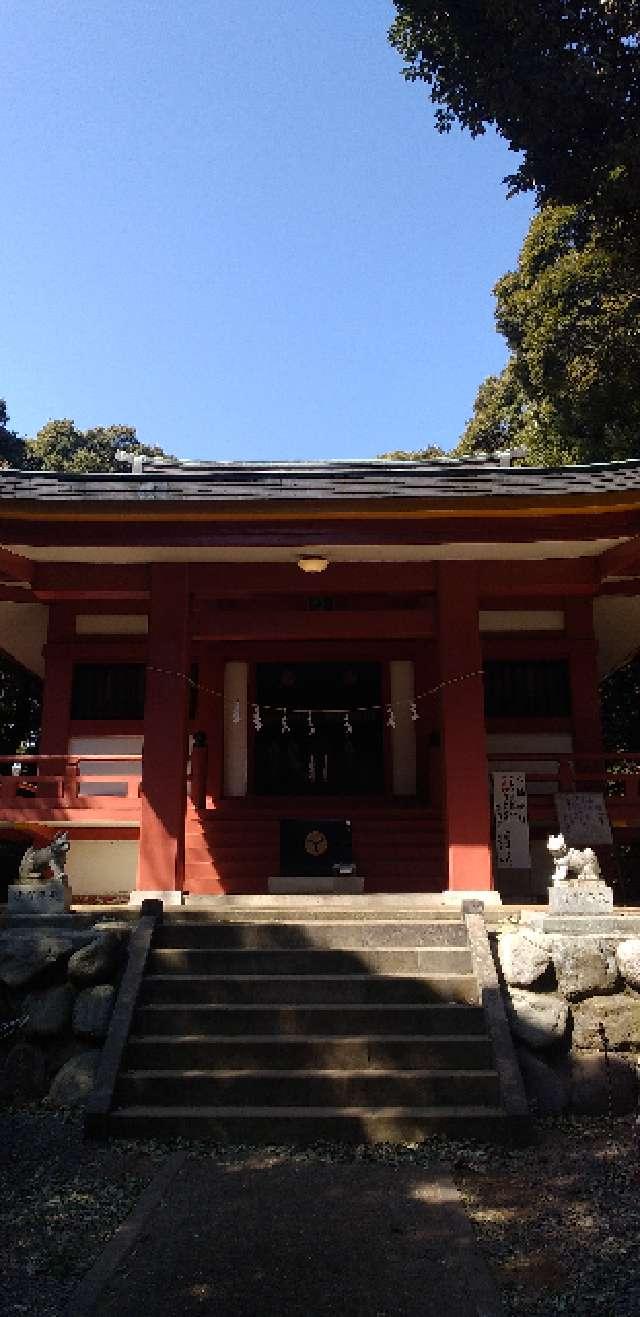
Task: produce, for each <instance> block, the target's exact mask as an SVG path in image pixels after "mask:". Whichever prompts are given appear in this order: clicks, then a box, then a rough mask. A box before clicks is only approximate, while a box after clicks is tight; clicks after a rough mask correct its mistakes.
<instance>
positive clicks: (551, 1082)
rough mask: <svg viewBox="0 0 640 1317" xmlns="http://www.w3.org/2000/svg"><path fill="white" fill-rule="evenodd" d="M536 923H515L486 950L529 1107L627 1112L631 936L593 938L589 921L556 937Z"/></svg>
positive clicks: (639, 998) (632, 1091)
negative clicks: (496, 971)
mask: <svg viewBox="0 0 640 1317" xmlns="http://www.w3.org/2000/svg"><path fill="white" fill-rule="evenodd" d="M546 922H547V923H549V922H553V923H554V925H557V923H558V921H557V920H555V921H548V920H547V921H546ZM544 924H545V920H544V919H540V918H538V919H537V920H536V919H535V918H531V919H530V920H529V921H528V920H527V919H526V917H525V918H523V919H522V920H521V922H520V923H519V925H517V926H514V927H513V928H512V929H510V930H509V931H508V932H503V933H502V934H501V935H500V936H498V938H497V939H496V946H495V949H496V958H497V962H498V965H499V968H500V976H501V984H502V991H503V994H504V999H505V1007H506V1010H507V1016H508V1020H509V1025H510V1028H511V1032H512V1035H513V1038H514V1040H515V1042H516V1047H517V1054H518V1061H519V1064H520V1069H521V1072H522V1077H523V1079H524V1082H525V1087H526V1090H527V1096H528V1099H529V1102H530V1104H531V1106H532V1107H533V1108H534V1109H536V1110H537V1111H539V1112H541V1113H554V1114H555V1113H559V1112H562V1111H567V1110H571V1111H574V1112H576V1113H578V1114H585V1115H586V1114H598V1113H606V1112H608V1111H610V1110H611V1111H613V1112H614V1113H615V1114H622V1113H623V1112H629V1111H633V1110H635V1109H636V1106H637V1088H638V1055H639V1053H640V937H635V936H634V937H628V936H625V934H624V932H620V931H616V932H613V931H612V932H607V931H602V926H601V927H599V922H598V921H597V920H592V921H586V922H585V923H584V931H583V932H575V931H574V929H575V920H573V921H571V925H569V927H570V928H571V931H570V932H569V931H568V932H566V933H564V932H557V931H552V932H549V931H545V928H544ZM605 927H606V925H605Z"/></svg>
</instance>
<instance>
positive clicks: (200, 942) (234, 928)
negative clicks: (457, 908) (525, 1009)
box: [153, 918, 467, 951]
mask: <svg viewBox="0 0 640 1317" xmlns="http://www.w3.org/2000/svg"><path fill="white" fill-rule="evenodd" d="M153 945H154V949H156V948H160V947H187V948H191V949H194V950H195V949H196V948H203V949H205V948H206V949H207V950H210V951H212V950H214V949H216V948H235V947H244V948H247V949H249V948H250V949H252V950H272V949H273V948H277V947H282V948H291V947H301V948H305V947H322V948H325V947H326V948H333V947H335V948H340V949H346V948H349V947H376V948H382V947H420V946H423V947H440V948H441V947H466V945H467V931H466V928H465V926H464V924H463V923H462V922H460V921H456V922H454V921H451V922H448V923H447V922H439V921H433V920H429V921H424V922H420V921H418V920H411V921H409V922H407V923H402V922H399V921H398V920H396V919H393V920H391V919H388V918H387V919H386V920H377V921H376V922H375V923H374V924H369V923H368V922H366V921H365V922H363V921H362V920H357V919H353V920H349V919H343V920H341V921H340V924H339V925H338V924H337V923H336V921H335V920H330V921H328V922H326V923H321V922H320V921H314V922H311V923H304V922H301V921H300V920H297V919H295V918H294V919H291V920H288V921H286V922H284V921H282V920H280V921H278V922H273V923H267V922H264V923H263V922H260V923H237V924H229V923H224V924H210V923H205V922H202V923H195V922H190V921H188V920H172V921H171V922H168V923H163V924H162V925H161V926H160V928H159V929H158V930H157V932H156V935H155V937H154V944H153Z"/></svg>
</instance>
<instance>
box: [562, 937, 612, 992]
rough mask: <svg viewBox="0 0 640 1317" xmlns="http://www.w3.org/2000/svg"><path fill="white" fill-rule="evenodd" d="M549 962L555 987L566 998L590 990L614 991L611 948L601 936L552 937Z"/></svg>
mask: <svg viewBox="0 0 640 1317" xmlns="http://www.w3.org/2000/svg"><path fill="white" fill-rule="evenodd" d="M553 964H554V967H555V971H556V978H557V980H558V990H559V992H561V993H562V995H563V997H567V998H568V999H569V1001H577V1000H578V999H579V998H580V997H587V996H588V995H589V994H590V993H593V992H598V993H601V992H615V989H616V986H617V983H618V979H619V975H618V966H617V964H616V957H615V951H614V950H613V947H611V946H610V945H607V943H606V942H605V941H603V940H602V939H601V938H592V937H590V938H586V937H562V936H560V937H554V939H553Z"/></svg>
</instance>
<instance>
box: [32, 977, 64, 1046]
mask: <svg viewBox="0 0 640 1317" xmlns="http://www.w3.org/2000/svg"><path fill="white" fill-rule="evenodd" d="M75 995H76V994H75V992H74V990H73V988H72V986H71V984H70V983H63V984H62V985H61V986H60V987H58V988H43V989H42V991H40V992H31V993H30V994H29V996H28V998H27V1001H26V1006H27V1010H28V1012H29V1019H28V1021H27V1026H26V1028H27V1033H28V1034H36V1035H38V1036H39V1037H42V1038H52V1037H54V1035H55V1034H59V1033H63V1032H64V1030H65V1029H66V1027H67V1024H68V1023H69V1020H70V1019H71V1011H72V1009H73V1002H74V999H75Z"/></svg>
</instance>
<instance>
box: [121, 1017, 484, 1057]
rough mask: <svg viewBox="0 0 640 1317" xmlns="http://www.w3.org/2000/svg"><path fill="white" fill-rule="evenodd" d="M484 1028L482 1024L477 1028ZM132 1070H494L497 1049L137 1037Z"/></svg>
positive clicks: (397, 1039)
mask: <svg viewBox="0 0 640 1317" xmlns="http://www.w3.org/2000/svg"><path fill="white" fill-rule="evenodd" d="M478 1022H479V1023H480V1024H481V1025H483V1023H484V1022H483V1021H482V1018H481V1017H480V1019H479V1021H478V1017H475V1019H474V1023H475V1024H478ZM124 1064H125V1068H126V1069H127V1070H136V1069H137V1070H151V1069H156V1070H169V1069H178V1070H189V1069H192V1070H208V1069H211V1068H214V1067H215V1068H217V1067H218V1066H220V1067H222V1068H226V1069H231V1068H233V1069H235V1070H254V1069H255V1070H265V1069H275V1070H280V1069H283V1068H284V1069H289V1070H301V1069H312V1070H351V1069H353V1070H388V1069H390V1068H391V1067H397V1068H398V1069H400V1070H435V1069H438V1070H440V1069H444V1070H454V1069H456V1068H457V1067H459V1066H460V1067H462V1068H463V1069H465V1070H483V1069H484V1070H488V1069H490V1068H491V1067H492V1065H493V1052H492V1048H491V1043H490V1040H489V1038H488V1037H487V1035H486V1033H485V1032H484V1030H483V1029H482V1030H481V1029H479V1030H478V1032H476V1033H463V1032H460V1033H456V1034H445V1033H442V1034H430V1035H428V1036H425V1035H424V1034H421V1035H408V1034H405V1035H397V1034H396V1035H393V1034H391V1035H382V1034H378V1035H377V1036H375V1037H368V1036H366V1035H365V1036H363V1035H361V1036H359V1037H358V1036H351V1037H348V1038H345V1037H344V1036H343V1037H340V1036H336V1035H335V1034H334V1035H329V1034H328V1035H326V1036H324V1037H322V1038H319V1037H307V1038H287V1037H284V1038H283V1037H278V1036H277V1035H273V1034H270V1035H268V1036H264V1035H246V1034H245V1035H243V1036H242V1037H240V1038H237V1037H236V1038H234V1037H230V1036H229V1035H228V1034H218V1035H214V1034H210V1035H208V1036H205V1037H203V1036H196V1037H194V1036H193V1035H184V1036H177V1035H173V1036H168V1035H166V1034H162V1035H155V1036H154V1035H147V1036H135V1035H132V1036H131V1037H130V1038H129V1040H128V1043H127V1046H126V1050H125V1058H124Z"/></svg>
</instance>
